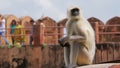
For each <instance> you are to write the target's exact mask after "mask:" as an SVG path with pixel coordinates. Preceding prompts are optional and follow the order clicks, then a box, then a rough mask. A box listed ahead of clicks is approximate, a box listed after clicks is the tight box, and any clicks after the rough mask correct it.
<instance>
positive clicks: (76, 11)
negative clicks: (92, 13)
mask: <svg viewBox="0 0 120 68" xmlns="http://www.w3.org/2000/svg"><path fill="white" fill-rule="evenodd" d="M78 15H79V9H78V8H73V9H71V16H78Z"/></svg>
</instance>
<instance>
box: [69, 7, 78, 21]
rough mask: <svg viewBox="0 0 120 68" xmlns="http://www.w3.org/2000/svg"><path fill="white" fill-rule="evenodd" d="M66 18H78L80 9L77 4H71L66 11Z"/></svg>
mask: <svg viewBox="0 0 120 68" xmlns="http://www.w3.org/2000/svg"><path fill="white" fill-rule="evenodd" d="M67 14H68V18H71V19H79V18H80V9H79V7H77V6H72V7H70V8H69V9H68V11H67Z"/></svg>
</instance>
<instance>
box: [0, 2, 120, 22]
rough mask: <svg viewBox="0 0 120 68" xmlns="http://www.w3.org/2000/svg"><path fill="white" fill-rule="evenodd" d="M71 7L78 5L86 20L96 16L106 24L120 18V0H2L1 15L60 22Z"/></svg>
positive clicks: (0, 3)
mask: <svg viewBox="0 0 120 68" xmlns="http://www.w3.org/2000/svg"><path fill="white" fill-rule="evenodd" d="M71 5H78V6H79V7H80V8H81V9H82V11H83V15H84V17H85V18H90V17H93V16H94V17H96V18H99V19H101V20H102V21H103V22H106V21H107V20H108V19H110V18H112V17H114V16H120V0H0V14H3V15H5V14H14V15H16V16H17V17H21V16H26V15H28V16H31V17H32V18H34V19H35V20H37V19H38V18H40V17H41V16H49V17H51V18H53V19H54V20H56V21H59V20H61V19H63V18H65V17H66V11H67V8H68V7H70V6H71Z"/></svg>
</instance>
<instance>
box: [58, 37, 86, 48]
mask: <svg viewBox="0 0 120 68" xmlns="http://www.w3.org/2000/svg"><path fill="white" fill-rule="evenodd" d="M78 40H79V41H81V42H82V41H84V40H85V37H83V36H78V35H72V36H69V37H68V36H66V37H63V38H60V39H59V40H58V42H59V43H60V45H61V46H68V45H69V44H68V41H78Z"/></svg>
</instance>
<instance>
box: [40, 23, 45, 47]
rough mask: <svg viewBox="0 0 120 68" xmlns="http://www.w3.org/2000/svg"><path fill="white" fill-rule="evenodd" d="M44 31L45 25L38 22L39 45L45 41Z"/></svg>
mask: <svg viewBox="0 0 120 68" xmlns="http://www.w3.org/2000/svg"><path fill="white" fill-rule="evenodd" d="M44 31H45V25H44V24H43V23H40V45H43V44H44V43H45V37H44Z"/></svg>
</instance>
